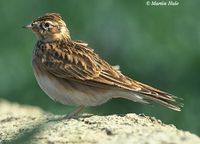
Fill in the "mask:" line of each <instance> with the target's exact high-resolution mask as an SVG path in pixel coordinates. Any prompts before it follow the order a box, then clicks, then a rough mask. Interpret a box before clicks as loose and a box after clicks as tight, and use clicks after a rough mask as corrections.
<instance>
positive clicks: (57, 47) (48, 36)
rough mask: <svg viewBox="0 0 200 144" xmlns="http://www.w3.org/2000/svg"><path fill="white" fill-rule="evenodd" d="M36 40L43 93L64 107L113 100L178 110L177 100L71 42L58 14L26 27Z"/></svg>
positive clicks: (79, 43)
mask: <svg viewBox="0 0 200 144" xmlns="http://www.w3.org/2000/svg"><path fill="white" fill-rule="evenodd" d="M25 28H28V29H30V30H32V32H33V33H35V35H36V36H37V38H38V41H37V43H36V45H35V48H34V50H33V57H32V66H33V71H34V74H35V77H36V79H37V82H38V84H39V86H40V87H41V88H42V90H43V91H44V92H45V93H46V94H47V95H48V96H50V97H51V98H52V99H53V100H55V101H58V102H60V103H62V104H64V105H74V106H78V109H76V111H74V112H73V113H71V115H75V114H77V113H79V112H80V111H81V110H82V109H83V108H84V107H86V106H96V105H100V104H103V103H105V102H106V101H108V100H109V99H112V98H125V99H128V100H132V101H134V102H139V103H149V102H151V101H153V102H157V103H160V104H162V105H164V106H166V107H168V108H170V109H173V110H176V111H180V107H181V106H182V104H181V103H178V102H176V99H177V98H178V97H175V96H173V95H171V94H169V93H166V92H163V91H160V90H158V89H156V88H153V87H151V86H148V85H146V84H143V83H140V82H138V81H136V80H133V79H131V78H129V77H127V76H125V75H123V74H122V73H121V72H120V70H119V68H118V67H117V66H111V65H110V64H108V63H107V62H106V61H105V60H103V59H101V58H100V57H99V56H98V55H97V54H96V53H94V51H93V49H91V48H90V47H88V44H87V43H85V42H82V41H78V40H72V39H71V37H70V34H69V30H68V28H67V26H66V24H65V22H64V21H63V20H62V18H61V16H60V14H57V13H47V14H45V15H43V16H41V17H38V18H37V19H36V20H34V21H33V22H32V23H31V24H29V25H27V26H25Z"/></svg>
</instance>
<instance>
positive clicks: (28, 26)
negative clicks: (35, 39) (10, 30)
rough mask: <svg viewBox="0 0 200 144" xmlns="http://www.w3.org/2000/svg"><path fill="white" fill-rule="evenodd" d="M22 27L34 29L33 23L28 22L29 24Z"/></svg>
mask: <svg viewBox="0 0 200 144" xmlns="http://www.w3.org/2000/svg"><path fill="white" fill-rule="evenodd" d="M22 28H26V29H32V25H31V24H28V25H25V26H23V27H22Z"/></svg>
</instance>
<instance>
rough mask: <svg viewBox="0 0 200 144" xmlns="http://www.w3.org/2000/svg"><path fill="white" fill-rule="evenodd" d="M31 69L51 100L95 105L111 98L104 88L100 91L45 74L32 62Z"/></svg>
mask: <svg viewBox="0 0 200 144" xmlns="http://www.w3.org/2000/svg"><path fill="white" fill-rule="evenodd" d="M33 71H34V74H35V77H36V79H37V82H38V84H39V86H40V87H41V89H42V90H43V91H44V92H45V93H46V94H47V95H48V96H49V97H51V98H52V99H53V100H55V101H58V102H60V103H62V104H65V105H75V106H96V105H100V104H102V103H105V102H106V101H107V100H109V99H110V98H111V94H110V93H109V92H105V91H104V90H102V91H101V90H98V89H97V88H91V87H90V86H88V85H83V84H77V83H76V82H71V81H67V80H61V79H60V80H59V78H55V77H54V76H53V75H50V74H45V73H44V72H41V71H40V70H39V69H38V67H37V66H36V65H34V64H33Z"/></svg>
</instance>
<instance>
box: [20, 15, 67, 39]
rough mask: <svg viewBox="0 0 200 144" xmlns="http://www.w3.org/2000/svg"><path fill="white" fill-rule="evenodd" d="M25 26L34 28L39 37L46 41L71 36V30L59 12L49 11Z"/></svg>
mask: <svg viewBox="0 0 200 144" xmlns="http://www.w3.org/2000/svg"><path fill="white" fill-rule="evenodd" d="M24 28H27V29H30V30H32V31H33V33H35V35H36V36H37V38H38V39H39V40H42V41H44V42H50V41H55V40H60V39H64V38H70V34H69V30H68V29H67V27H66V24H65V22H64V21H63V20H62V17H61V16H60V14H58V13H47V14H45V15H43V16H41V17H38V18H37V19H36V20H34V21H33V22H31V23H30V24H28V25H26V26H24Z"/></svg>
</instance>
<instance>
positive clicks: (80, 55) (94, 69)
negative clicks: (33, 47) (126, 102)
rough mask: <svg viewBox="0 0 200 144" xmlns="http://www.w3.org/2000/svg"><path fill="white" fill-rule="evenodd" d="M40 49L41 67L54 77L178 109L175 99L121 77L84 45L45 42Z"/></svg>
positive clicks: (71, 42)
mask: <svg viewBox="0 0 200 144" xmlns="http://www.w3.org/2000/svg"><path fill="white" fill-rule="evenodd" d="M43 47H44V48H45V53H44V51H43V58H42V60H41V61H42V64H43V66H44V68H45V69H46V70H47V71H48V72H49V73H51V74H53V75H55V76H56V77H60V78H63V79H74V80H77V81H81V82H85V83H86V84H90V83H92V84H93V85H99V84H105V85H107V86H112V87H115V88H116V87H117V88H120V89H124V90H128V91H131V92H134V93H136V94H138V95H141V96H142V97H143V98H145V99H147V100H152V101H156V102H159V103H161V104H163V105H166V106H167V107H169V108H172V109H175V110H180V108H179V106H180V105H179V104H176V102H175V98H177V97H175V96H173V95H171V94H168V93H166V92H163V91H160V90H158V89H155V88H153V87H150V86H148V85H145V84H142V83H140V82H138V81H135V80H132V79H130V78H128V77H126V76H124V75H123V74H122V73H121V72H120V71H119V68H118V67H117V66H111V65H109V64H108V63H107V62H106V61H104V60H102V59H100V58H99V56H98V55H97V54H95V53H94V52H93V50H92V49H90V48H88V47H87V44H86V43H84V42H80V41H69V42H66V43H63V44H59V45H55V44H53V43H52V44H48V43H47V44H45V45H44V46H43ZM177 105H178V106H177Z"/></svg>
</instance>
